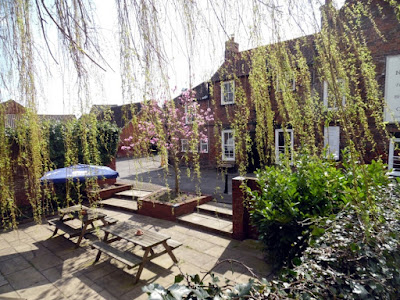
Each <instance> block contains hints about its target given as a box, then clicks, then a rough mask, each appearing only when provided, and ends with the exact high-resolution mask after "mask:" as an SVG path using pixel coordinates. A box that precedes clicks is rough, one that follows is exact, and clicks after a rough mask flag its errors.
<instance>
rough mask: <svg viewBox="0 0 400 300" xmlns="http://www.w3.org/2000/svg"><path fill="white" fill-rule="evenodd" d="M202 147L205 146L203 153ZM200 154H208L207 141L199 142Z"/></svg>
mask: <svg viewBox="0 0 400 300" xmlns="http://www.w3.org/2000/svg"><path fill="white" fill-rule="evenodd" d="M203 146H205V148H206V149H205V150H204V151H203ZM200 153H208V140H207V141H204V140H201V141H200Z"/></svg>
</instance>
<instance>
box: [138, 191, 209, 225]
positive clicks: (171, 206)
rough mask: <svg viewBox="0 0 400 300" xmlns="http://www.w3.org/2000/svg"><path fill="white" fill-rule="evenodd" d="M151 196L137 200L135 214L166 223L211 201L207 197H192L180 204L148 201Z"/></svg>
mask: <svg viewBox="0 0 400 300" xmlns="http://www.w3.org/2000/svg"><path fill="white" fill-rule="evenodd" d="M156 193H157V192H156ZM152 196H154V193H152V194H149V195H148V196H146V197H143V198H142V199H139V200H138V210H137V213H138V214H140V215H144V216H148V217H153V218H157V219H163V220H168V221H176V218H177V217H179V216H182V215H185V214H188V213H191V212H193V211H194V210H195V209H196V206H197V205H201V204H204V203H207V202H210V201H211V200H212V197H211V196H208V195H202V196H197V195H193V198H192V199H189V200H185V201H183V202H180V203H169V202H160V201H157V200H153V199H149V198H151V197H152Z"/></svg>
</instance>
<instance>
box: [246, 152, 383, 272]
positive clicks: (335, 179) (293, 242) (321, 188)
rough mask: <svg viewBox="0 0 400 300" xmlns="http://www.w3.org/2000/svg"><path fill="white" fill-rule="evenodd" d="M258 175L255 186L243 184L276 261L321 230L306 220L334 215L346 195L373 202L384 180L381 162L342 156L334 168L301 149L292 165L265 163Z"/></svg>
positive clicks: (284, 259) (256, 222) (290, 255)
mask: <svg viewBox="0 0 400 300" xmlns="http://www.w3.org/2000/svg"><path fill="white" fill-rule="evenodd" d="M257 179H258V186H259V190H258V191H257V190H256V191H252V190H251V189H250V188H248V189H247V191H248V193H249V194H250V196H251V200H250V202H249V210H250V214H251V220H252V222H253V224H254V225H255V226H256V228H257V230H258V233H259V238H260V240H262V241H263V242H264V244H265V246H266V250H267V251H268V253H269V254H270V255H271V257H272V258H273V259H274V261H275V262H278V263H279V264H280V263H282V262H286V263H287V262H288V261H290V260H291V259H293V258H294V257H295V256H298V255H299V254H300V253H301V251H303V250H304V249H305V246H306V244H307V243H305V241H306V240H307V237H308V235H309V234H310V233H311V234H313V235H320V234H321V233H322V232H321V229H320V228H318V227H315V226H312V227H310V226H309V225H310V224H311V223H312V221H313V220H314V219H315V218H318V217H321V216H322V217H323V216H329V215H333V216H334V215H335V214H336V213H338V212H339V211H340V210H341V209H342V208H343V207H344V206H345V205H346V204H348V203H349V202H350V201H357V202H358V203H365V205H366V206H371V207H373V205H374V203H375V201H376V198H377V195H379V192H380V191H382V188H384V187H386V186H387V182H388V179H387V176H386V175H385V166H384V165H383V164H382V162H375V161H374V162H372V164H371V165H360V164H355V163H352V164H350V163H346V162H345V163H344V168H338V167H337V166H336V165H335V163H334V162H332V161H330V160H324V159H320V158H318V157H316V156H309V155H300V156H299V158H298V160H297V161H296V162H295V165H294V166H288V165H281V166H267V167H266V168H265V169H263V170H260V171H258V172H257ZM366 201H367V203H366Z"/></svg>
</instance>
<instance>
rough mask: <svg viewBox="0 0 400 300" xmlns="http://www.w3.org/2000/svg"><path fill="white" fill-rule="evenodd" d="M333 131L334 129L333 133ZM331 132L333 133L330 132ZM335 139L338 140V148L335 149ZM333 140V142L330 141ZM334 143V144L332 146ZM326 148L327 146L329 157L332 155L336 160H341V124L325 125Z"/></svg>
mask: <svg viewBox="0 0 400 300" xmlns="http://www.w3.org/2000/svg"><path fill="white" fill-rule="evenodd" d="M332 131H334V132H333V133H332ZM329 132H331V134H330V133H329ZM333 139H336V140H337V143H336V144H337V148H336V149H333V146H334V145H335V143H334V142H333ZM330 141H332V142H330ZM332 144H333V146H332ZM324 148H326V151H327V152H326V154H327V158H330V157H332V155H333V159H334V160H339V157H340V126H328V127H326V126H325V127H324Z"/></svg>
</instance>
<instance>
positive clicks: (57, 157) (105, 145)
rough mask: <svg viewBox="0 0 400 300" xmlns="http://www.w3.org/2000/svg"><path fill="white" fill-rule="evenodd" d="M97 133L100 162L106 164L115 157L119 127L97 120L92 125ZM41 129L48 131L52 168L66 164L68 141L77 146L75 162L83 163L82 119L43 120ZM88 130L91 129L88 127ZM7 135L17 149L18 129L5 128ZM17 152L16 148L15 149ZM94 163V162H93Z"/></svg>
mask: <svg viewBox="0 0 400 300" xmlns="http://www.w3.org/2000/svg"><path fill="white" fill-rule="evenodd" d="M94 126H95V127H96V133H97V143H96V144H97V147H98V149H97V150H98V151H99V155H100V162H99V163H100V164H101V165H108V164H109V163H110V162H111V161H112V159H113V158H114V157H115V154H116V151H117V147H118V142H119V132H120V130H119V128H118V127H117V126H116V125H115V124H112V123H110V122H106V121H97V122H96V124H95V125H94ZM67 127H72V140H69V141H67V140H68V139H69V137H67V135H68V134H69V133H68V130H67ZM42 129H43V130H44V131H47V132H48V149H49V156H50V160H51V162H52V164H53V167H54V168H63V167H65V166H67V165H68V164H67V163H66V148H67V147H71V146H72V145H68V143H73V144H74V145H73V147H76V148H77V158H76V163H85V159H84V154H83V151H84V150H83V144H84V141H82V139H81V137H82V135H83V134H82V120H76V121H69V123H68V124H67V123H60V122H45V123H43V124H42ZM89 130H91V129H90V128H89ZM7 136H8V139H9V140H10V143H12V144H13V148H14V149H15V150H16V149H18V145H19V140H18V129H16V130H13V129H10V128H9V129H7ZM17 152H18V150H17ZM93 163H94V162H93Z"/></svg>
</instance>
